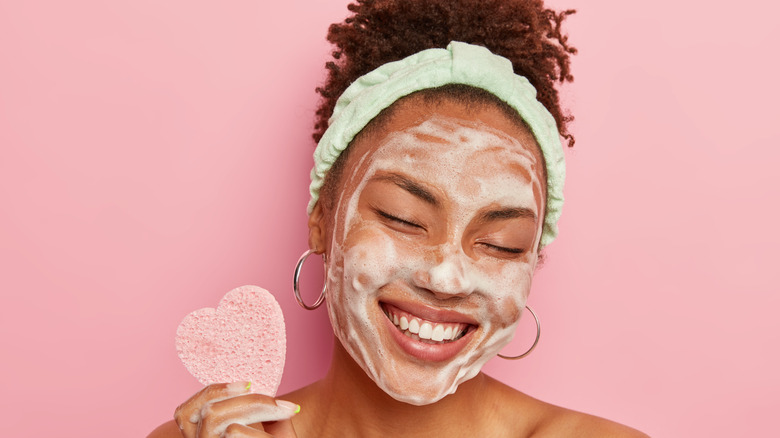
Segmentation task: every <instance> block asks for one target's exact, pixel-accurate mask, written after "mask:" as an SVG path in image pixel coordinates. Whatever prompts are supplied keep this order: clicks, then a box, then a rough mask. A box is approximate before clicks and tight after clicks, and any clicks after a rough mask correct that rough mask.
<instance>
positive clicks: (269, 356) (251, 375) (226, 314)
mask: <svg viewBox="0 0 780 438" xmlns="http://www.w3.org/2000/svg"><path fill="white" fill-rule="evenodd" d="M286 342H287V340H286V337H285V331H284V317H283V316H282V309H281V308H280V307H279V303H277V302H276V299H274V297H273V295H271V293H270V292H268V291H267V290H265V289H262V288H259V287H257V286H241V287H239V288H236V289H233V290H231V291H230V292H228V293H227V294H226V295H225V296H224V297H223V298H222V300H221V301H220V302H219V307H217V308H216V309H212V308H208V307H207V308H205V309H200V310H196V311H194V312H192V313H190V314H189V315H187V316H186V317H185V318H184V320H182V322H181V324H179V328H178V329H177V330H176V350H177V351H178V353H179V358H180V359H181V361H182V362H184V366H185V367H187V370H188V371H189V372H190V373H191V374H192V375H193V376H195V378H196V379H198V380H199V381H200V382H201V383H202V384H204V385H210V384H212V383H221V382H237V381H250V382H252V391H253V392H259V393H262V394H266V395H270V396H274V395H276V390H277V389H278V388H279V382H281V380H282V371H283V370H284V356H285V353H286Z"/></svg>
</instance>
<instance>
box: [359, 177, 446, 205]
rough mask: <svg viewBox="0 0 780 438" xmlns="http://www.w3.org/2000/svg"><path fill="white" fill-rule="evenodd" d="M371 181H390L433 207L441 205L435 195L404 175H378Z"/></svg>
mask: <svg viewBox="0 0 780 438" xmlns="http://www.w3.org/2000/svg"><path fill="white" fill-rule="evenodd" d="M371 179H372V180H374V181H390V182H392V183H393V184H395V185H397V186H398V187H400V188H402V189H404V190H406V191H407V192H409V193H411V194H412V195H414V196H416V197H417V198H419V199H421V200H423V201H424V202H426V203H428V204H431V205H433V206H438V205H439V200H438V199H437V198H436V196H434V194H433V193H431V192H430V191H429V190H428V189H426V188H425V187H423V186H422V185H420V184H418V183H417V182H415V181H412V180H411V179H409V178H407V177H405V176H403V175H399V174H397V173H389V174H385V175H377V176H375V177H373V178H371Z"/></svg>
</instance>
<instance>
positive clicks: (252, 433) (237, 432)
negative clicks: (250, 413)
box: [222, 423, 273, 438]
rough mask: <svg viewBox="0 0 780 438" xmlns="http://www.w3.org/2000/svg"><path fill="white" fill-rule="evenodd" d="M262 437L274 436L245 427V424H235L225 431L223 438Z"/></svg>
mask: <svg viewBox="0 0 780 438" xmlns="http://www.w3.org/2000/svg"><path fill="white" fill-rule="evenodd" d="M255 437H262V438H268V437H273V435H271V434H268V433H265V432H263V431H262V430H259V429H255V428H253V427H249V426H244V425H243V424H238V423H233V424H230V425H228V427H227V428H226V429H225V433H224V434H223V435H222V438H255Z"/></svg>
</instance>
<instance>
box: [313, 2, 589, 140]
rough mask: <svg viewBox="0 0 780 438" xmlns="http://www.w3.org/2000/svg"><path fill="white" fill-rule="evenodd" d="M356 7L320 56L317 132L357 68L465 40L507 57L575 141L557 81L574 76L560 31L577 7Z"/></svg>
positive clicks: (452, 4)
mask: <svg viewBox="0 0 780 438" xmlns="http://www.w3.org/2000/svg"><path fill="white" fill-rule="evenodd" d="M348 8H349V10H350V11H352V12H353V15H352V16H350V17H348V18H347V19H346V20H344V22H343V23H336V24H332V25H331V26H330V28H329V30H328V41H330V42H331V43H332V44H334V45H335V46H336V49H335V50H334V51H333V53H332V54H333V60H332V61H329V62H327V63H326V64H325V66H326V68H327V70H328V77H327V79H326V81H325V84H324V85H323V86H322V87H318V88H317V89H316V91H317V92H318V93H319V94H320V95H321V96H322V100H321V102H320V105H319V107H318V109H317V112H316V120H315V125H314V134H313V137H314V140H315V141H316V142H318V141H319V140H320V138H321V137H322V134H323V133H324V132H325V130H326V129H327V127H328V119H329V118H330V116H331V115H332V114H333V108H334V106H335V105H336V101H337V100H338V98H339V96H341V94H342V93H343V92H344V90H346V89H347V87H348V86H349V85H350V84H351V83H352V82H354V81H355V80H356V79H357V78H359V77H360V76H362V75H364V74H366V73H368V72H370V71H372V70H374V69H376V68H377V67H379V66H380V65H383V64H385V63H388V62H391V61H396V60H399V59H403V58H405V57H407V56H409V55H412V54H414V53H417V52H419V51H422V50H425V49H430V48H437V47H446V46H447V44H449V42H450V41H462V42H465V43H471V44H477V45H481V46H484V47H487V48H488V49H489V50H490V51H491V52H493V53H495V54H497V55H501V56H503V57H505V58H507V59H509V60H510V61H511V62H512V65H513V67H514V71H515V73H516V74H519V75H522V76H525V77H526V78H527V79H528V80H529V81H530V82H531V84H532V85H533V86H534V87H535V88H536V90H537V99H538V100H539V102H541V103H542V105H544V106H545V107H546V108H547V110H548V111H549V112H550V113H551V114H552V115H553V117H554V118H555V122H556V123H557V125H558V131H559V132H560V134H561V136H563V137H564V138H566V139H567V140H568V143H569V146H573V145H574V137H573V136H572V135H571V134H570V133H569V131H568V129H567V126H568V124H569V122H571V121H572V120H573V117H572V116H571V115H569V114H568V113H566V112H564V110H563V109H562V108H561V105H560V100H559V96H558V90H557V89H556V88H555V85H556V83H557V82H561V83H563V82H571V81H572V80H573V79H574V78H573V76H572V75H571V72H570V65H569V56H570V55H572V54H575V53H577V50H576V49H575V48H574V47H571V46H569V45H568V41H567V40H568V37H567V36H566V35H563V34H562V33H561V24H562V23H563V21H564V19H565V18H566V17H567V16H568V15H571V14H573V13H574V12H575V11H574V10H566V11H563V12H556V11H554V10H552V9H546V8H545V7H544V4H543V3H542V0H357V2H356V3H353V4H350V5H349V6H348Z"/></svg>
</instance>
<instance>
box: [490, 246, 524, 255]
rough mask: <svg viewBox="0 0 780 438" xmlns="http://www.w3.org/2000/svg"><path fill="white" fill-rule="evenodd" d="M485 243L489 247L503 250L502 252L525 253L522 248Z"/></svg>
mask: <svg viewBox="0 0 780 438" xmlns="http://www.w3.org/2000/svg"><path fill="white" fill-rule="evenodd" d="M483 245H485V246H487V247H490V248H493V249H495V250H498V251H501V252H505V253H508V254H522V253H523V250H522V249H520V248H505V247H503V246H496V245H491V244H489V243H484V244H483Z"/></svg>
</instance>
